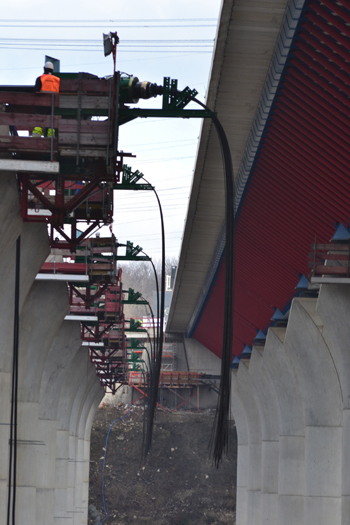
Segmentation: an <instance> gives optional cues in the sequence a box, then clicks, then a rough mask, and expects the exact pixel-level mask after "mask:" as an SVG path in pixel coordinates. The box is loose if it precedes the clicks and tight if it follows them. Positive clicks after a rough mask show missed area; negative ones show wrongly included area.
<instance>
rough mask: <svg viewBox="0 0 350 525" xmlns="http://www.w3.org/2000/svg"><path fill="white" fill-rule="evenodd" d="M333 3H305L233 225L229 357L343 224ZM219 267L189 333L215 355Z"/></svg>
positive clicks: (345, 116)
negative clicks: (314, 248)
mask: <svg viewBox="0 0 350 525" xmlns="http://www.w3.org/2000/svg"><path fill="white" fill-rule="evenodd" d="M340 4H342V5H339V3H337V2H335V1H334V0H324V2H322V3H321V2H318V1H312V2H308V3H307V4H306V7H305V17H306V20H305V19H304V20H303V22H302V23H301V26H300V30H299V31H298V34H297V35H296V37H295V39H294V44H295V47H294V48H293V51H292V53H291V55H290V57H289V60H288V62H287V65H286V68H285V72H284V75H283V80H282V82H281V85H280V87H279V89H278V93H277V95H276V98H275V101H274V104H273V108H272V111H271V113H270V119H269V122H268V126H267V127H266V129H265V132H264V135H263V138H262V141H261V144H260V147H259V151H258V153H257V156H256V160H255V163H254V166H253V169H252V172H251V175H250V181H249V185H248V186H247V188H246V191H245V195H244V199H243V201H242V202H241V205H240V209H239V213H238V215H237V218H236V239H235V270H236V271H235V306H234V340H233V353H234V354H235V355H239V354H240V353H241V351H242V350H243V347H244V345H245V344H247V345H248V346H250V345H251V344H252V342H253V340H254V338H255V336H256V333H257V330H258V329H261V330H262V331H264V332H265V331H266V329H267V328H268V326H270V325H271V317H272V315H273V313H274V310H275V308H278V309H279V310H281V311H284V310H285V309H286V308H287V307H288V305H289V303H290V301H291V299H292V297H293V296H294V295H295V293H296V291H295V286H296V285H297V283H298V281H299V277H300V275H301V274H304V275H308V272H309V268H308V252H309V250H310V245H311V244H312V243H313V242H314V238H315V236H316V237H317V240H318V242H322V243H325V242H328V241H329V239H330V238H331V237H332V235H333V233H334V229H335V226H336V224H337V223H338V222H341V223H343V224H345V225H346V224H348V222H349V220H350V185H349V182H348V180H349V176H348V171H349V165H350V105H349V98H348V97H349V95H350V62H349V52H350V29H349V27H348V26H347V25H346V24H348V23H349V21H350V13H349V11H348V9H350V2H349V1H345V0H343V1H341V2H340ZM342 6H344V7H345V8H344V7H342ZM219 117H220V115H219ZM224 267H225V259H224V258H223V261H222V263H221V265H220V267H219V270H218V272H217V276H216V277H215V279H214V281H213V283H212V287H211V291H210V293H209V296H208V298H207V301H206V303H205V305H204V308H203V311H202V313H201V316H200V318H199V321H198V323H197V326H196V328H195V330H194V333H193V337H195V338H196V339H197V340H198V341H199V342H201V343H202V344H203V345H204V346H206V347H207V348H209V349H210V350H211V351H212V352H214V353H215V354H216V355H218V356H220V354H221V347H222V330H223V302H224V291H225V282H224ZM320 268H321V269H322V271H323V270H324V267H323V266H322V264H320V265H319V267H318V269H320ZM329 271H331V270H329ZM337 271H338V273H339V274H341V273H346V270H344V269H337Z"/></svg>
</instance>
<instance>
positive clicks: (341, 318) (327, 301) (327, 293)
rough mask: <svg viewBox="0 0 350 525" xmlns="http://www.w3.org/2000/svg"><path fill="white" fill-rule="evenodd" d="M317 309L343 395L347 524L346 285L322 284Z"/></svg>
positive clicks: (345, 519)
mask: <svg viewBox="0 0 350 525" xmlns="http://www.w3.org/2000/svg"><path fill="white" fill-rule="evenodd" d="M317 312H318V313H319V315H320V317H321V319H322V323H323V338H324V340H325V341H326V343H327V346H328V348H329V350H330V352H331V354H332V358H333V360H334V364H335V366H336V369H337V373H338V376H339V381H340V384H341V391H342V396H343V399H342V401H343V417H342V419H343V442H342V521H341V523H342V525H346V524H348V523H350V352H349V341H350V325H349V313H350V287H349V286H348V285H343V284H340V285H337V284H322V285H321V289H320V293H319V297H318V302H317Z"/></svg>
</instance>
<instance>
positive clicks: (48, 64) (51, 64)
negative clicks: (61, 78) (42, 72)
mask: <svg viewBox="0 0 350 525" xmlns="http://www.w3.org/2000/svg"><path fill="white" fill-rule="evenodd" d="M45 69H52V71H53V63H52V62H46V64H45Z"/></svg>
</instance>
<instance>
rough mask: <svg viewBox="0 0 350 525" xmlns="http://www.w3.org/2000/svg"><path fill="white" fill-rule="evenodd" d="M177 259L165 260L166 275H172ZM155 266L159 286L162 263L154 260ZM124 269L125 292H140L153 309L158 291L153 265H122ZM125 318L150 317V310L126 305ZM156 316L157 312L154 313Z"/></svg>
mask: <svg viewBox="0 0 350 525" xmlns="http://www.w3.org/2000/svg"><path fill="white" fill-rule="evenodd" d="M177 263H178V259H177V257H167V258H166V260H165V273H166V275H170V273H171V268H172V266H177ZM153 264H154V266H155V268H156V272H157V275H158V282H159V286H160V283H161V275H160V273H161V261H160V260H154V261H153ZM121 268H122V272H123V274H122V283H123V290H128V289H129V288H132V289H133V290H134V291H135V292H140V293H141V294H142V297H143V298H144V299H146V301H148V302H149V304H150V305H151V308H152V309H153V297H154V292H155V291H156V282H155V277H154V271H153V267H152V264H151V263H150V262H147V261H140V262H128V263H124V264H123V265H121ZM124 312H125V316H126V317H127V318H128V317H143V316H149V315H150V310H149V308H148V307H147V306H138V305H125V306H124ZM154 315H156V312H154Z"/></svg>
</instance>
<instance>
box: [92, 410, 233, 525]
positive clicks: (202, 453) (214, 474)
mask: <svg viewBox="0 0 350 525" xmlns="http://www.w3.org/2000/svg"><path fill="white" fill-rule="evenodd" d="M124 414H125V410H124V407H119V408H112V407H105V408H102V409H99V410H98V412H97V414H96V417H95V421H94V424H93V429H92V434H91V457H90V499H89V521H88V524H89V525H97V524H98V523H99V522H100V521H101V520H103V519H104V518H105V516H106V515H105V513H104V511H103V500H102V494H101V488H102V466H103V457H104V453H105V451H104V449H105V443H106V436H107V433H108V430H109V428H110V425H111V423H112V421H114V420H117V419H119V418H121V417H123V415H124ZM213 418H214V411H204V412H184V411H178V412H161V411H159V412H157V414H156V420H155V425H154V431H153V443H152V448H151V451H150V453H149V454H148V457H147V459H146V462H145V464H144V465H143V464H142V462H141V445H142V435H143V431H142V428H143V422H142V420H143V409H142V408H141V407H134V408H133V409H132V411H131V413H130V415H129V416H127V417H126V418H125V419H123V420H122V421H116V422H115V423H114V424H113V426H112V428H111V431H110V435H109V440H108V447H107V455H106V464H105V472H104V478H105V483H104V495H105V506H106V510H107V514H108V518H107V519H106V520H105V521H104V523H105V524H106V525H129V524H133V523H137V524H152V525H190V524H191V525H192V524H193V525H195V524H196V525H197V524H198V525H216V524H217V525H219V524H220V525H221V524H230V525H234V524H235V508H236V486H235V485H236V461H237V439H236V431H235V428H234V425H233V424H232V431H231V437H230V439H231V446H230V451H229V453H228V456H227V457H225V458H224V460H223V462H222V464H221V465H220V467H219V469H217V468H215V466H213V465H212V461H211V459H210V458H209V449H208V444H209V440H210V436H211V431H212V426H213Z"/></svg>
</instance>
